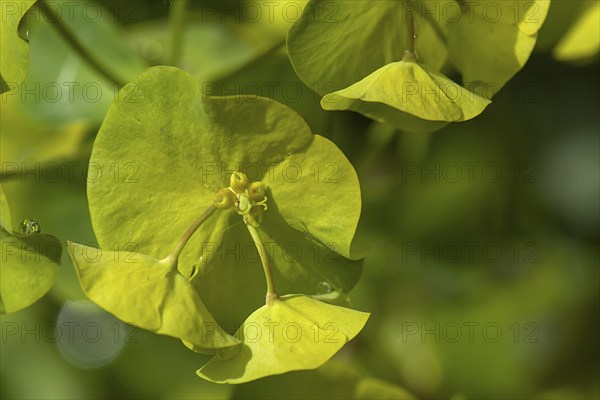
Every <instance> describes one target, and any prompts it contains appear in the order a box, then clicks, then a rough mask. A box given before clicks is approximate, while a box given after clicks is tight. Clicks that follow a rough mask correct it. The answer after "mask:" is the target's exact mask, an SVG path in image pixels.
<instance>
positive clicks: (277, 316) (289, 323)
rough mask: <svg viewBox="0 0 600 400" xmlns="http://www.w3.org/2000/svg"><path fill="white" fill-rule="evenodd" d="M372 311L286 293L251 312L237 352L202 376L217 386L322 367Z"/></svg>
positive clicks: (215, 360) (210, 364)
mask: <svg viewBox="0 0 600 400" xmlns="http://www.w3.org/2000/svg"><path fill="white" fill-rule="evenodd" d="M368 318H369V314H368V313H364V312H360V311H355V310H352V309H349V308H344V307H339V306H334V305H330V304H326V303H323V302H320V301H318V300H315V299H312V298H310V297H307V296H301V295H287V296H283V297H281V298H279V299H276V300H274V301H273V302H272V303H270V304H266V305H264V306H263V307H261V308H259V309H258V310H256V311H255V312H253V313H252V314H251V315H250V316H249V317H248V318H247V319H246V321H245V322H244V323H243V324H242V326H241V327H240V329H239V330H238V331H237V333H236V337H238V338H239V339H240V340H242V341H243V343H244V344H243V346H242V349H241V350H240V352H239V354H238V355H236V356H235V357H233V358H230V359H228V360H223V359H220V358H218V357H214V358H213V359H212V360H210V361H209V362H208V363H207V364H206V365H204V366H203V367H202V368H200V369H199V370H198V375H199V376H200V377H202V378H204V379H207V380H210V381H213V382H217V383H234V384H237V383H244V382H249V381H253V380H255V379H259V378H262V377H265V376H269V375H278V374H283V373H285V372H289V371H296V370H303V369H314V368H317V367H319V366H321V365H323V364H324V363H325V362H326V361H327V360H329V359H330V358H331V357H332V356H333V355H334V354H335V353H337V351H338V350H339V349H341V348H342V346H344V345H345V344H346V343H347V342H348V341H350V340H352V339H353V338H354V337H355V336H356V335H357V334H358V332H360V330H361V329H362V328H363V326H364V325H365V323H366V322H367V319H368Z"/></svg>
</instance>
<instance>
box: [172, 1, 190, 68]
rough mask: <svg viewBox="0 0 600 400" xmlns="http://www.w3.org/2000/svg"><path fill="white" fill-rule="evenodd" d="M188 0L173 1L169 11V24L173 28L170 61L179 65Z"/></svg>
mask: <svg viewBox="0 0 600 400" xmlns="http://www.w3.org/2000/svg"><path fill="white" fill-rule="evenodd" d="M187 4H188V0H175V1H173V3H171V8H170V11H169V25H170V29H171V46H170V52H169V59H168V63H169V64H170V65H177V64H179V61H180V60H181V54H182V49H183V43H184V40H185V25H186V20H187V19H186V17H185V9H186V8H187Z"/></svg>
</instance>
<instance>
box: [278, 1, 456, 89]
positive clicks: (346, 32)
mask: <svg viewBox="0 0 600 400" xmlns="http://www.w3.org/2000/svg"><path fill="white" fill-rule="evenodd" d="M406 14H407V7H406V4H404V2H403V1H377V2H373V1H368V0H367V1H352V2H348V1H328V2H326V3H324V2H319V1H310V2H309V3H308V5H307V6H306V8H305V9H304V13H303V14H302V17H301V18H300V19H299V20H298V21H297V22H296V23H295V24H294V25H293V26H292V28H291V29H290V32H289V34H288V39H287V45H288V51H289V56H290V60H291V61H292V64H293V65H294V69H295V70H296V72H297V73H298V75H299V76H300V78H301V79H302V80H303V81H304V82H305V83H306V84H307V85H308V86H309V87H310V88H312V89H313V90H315V91H316V92H318V93H320V94H322V95H324V94H327V93H331V92H333V91H336V90H340V89H342V88H345V87H348V86H351V85H353V84H354V83H356V82H357V81H359V80H361V79H363V78H365V77H366V76H367V75H369V74H371V73H372V72H373V71H375V70H377V69H379V68H381V67H383V66H384V65H386V64H389V63H392V62H395V61H400V60H401V59H402V57H403V56H404V51H405V50H406V43H407V40H406V37H407V26H406V21H407V18H406ZM415 29H416V31H417V32H418V40H417V41H416V42H415V46H416V47H415V50H416V52H417V54H419V56H420V58H419V60H420V61H421V62H423V63H425V64H427V65H429V66H430V67H431V68H432V69H434V70H439V69H440V68H441V67H442V66H443V65H444V63H445V62H446V57H447V50H446V48H445V45H444V43H443V40H442V38H440V36H439V33H438V32H436V29H438V27H437V26H433V25H431V24H429V23H428V22H427V21H426V20H425V19H421V18H417V19H416V21H415Z"/></svg>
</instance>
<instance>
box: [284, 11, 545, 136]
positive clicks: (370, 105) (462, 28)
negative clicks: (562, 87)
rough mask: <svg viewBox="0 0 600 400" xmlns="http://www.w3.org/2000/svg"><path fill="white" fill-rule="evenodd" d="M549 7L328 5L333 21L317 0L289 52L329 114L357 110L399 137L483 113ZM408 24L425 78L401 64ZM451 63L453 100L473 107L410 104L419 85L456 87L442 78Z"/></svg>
mask: <svg viewBox="0 0 600 400" xmlns="http://www.w3.org/2000/svg"><path fill="white" fill-rule="evenodd" d="M549 3H550V2H549V0H534V1H529V0H527V1H526V0H517V1H514V2H495V1H490V0H485V1H482V2H458V1H455V0H442V1H437V2H435V4H432V3H431V2H428V1H425V0H414V1H381V2H372V1H352V2H347V1H341V0H339V1H333V2H327V4H328V7H329V9H333V10H335V13H332V14H331V15H329V19H334V20H328V19H327V18H326V17H325V15H327V13H326V12H324V11H325V10H324V3H322V2H319V1H316V0H313V1H311V2H309V4H308V5H307V7H306V8H305V10H304V13H303V15H302V17H301V18H300V19H299V20H298V21H297V22H296V23H295V24H294V26H293V27H292V29H290V32H289V35H288V41H287V43H288V51H289V56H290V59H291V61H292V64H293V65H294V69H295V70H296V72H297V74H298V76H299V77H300V78H301V79H302V80H303V81H304V82H305V83H306V84H307V85H308V86H309V87H311V88H313V89H314V90H315V91H317V92H318V93H320V94H322V95H324V96H325V97H324V98H323V101H322V103H321V105H322V107H323V108H324V109H326V110H353V111H357V112H359V113H361V114H363V115H366V116H368V117H370V118H372V119H375V120H377V121H380V122H387V123H390V124H392V125H394V126H396V127H397V128H400V129H402V130H406V131H418V132H428V131H433V130H436V129H439V128H441V127H443V126H444V125H445V124H446V123H448V122H456V121H464V120H468V119H470V118H473V117H475V116H477V115H478V114H479V113H481V112H482V111H483V109H484V108H485V106H486V105H487V102H485V101H484V99H490V98H491V97H492V96H493V95H494V94H495V93H497V92H498V90H500V89H501V88H502V86H504V85H505V84H506V82H507V81H508V80H509V79H511V78H512V77H513V76H514V75H515V74H516V73H517V72H518V71H519V70H520V69H521V68H522V67H523V66H524V65H525V63H526V62H527V60H528V58H529V56H530V54H531V52H532V51H533V47H534V45H535V42H536V39H537V32H538V30H539V29H540V27H541V25H542V23H543V22H544V20H545V18H546V15H547V12H548V8H549ZM409 21H413V25H414V33H415V38H414V54H415V56H416V60H417V62H418V63H419V65H420V67H421V68H422V69H423V71H420V72H422V73H415V72H413V71H410V70H409V69H408V68H406V67H407V65H405V64H401V63H402V61H401V60H403V59H404V54H405V51H406V50H407V48H408V40H407V36H408V26H409ZM446 64H451V65H452V66H454V67H455V68H456V69H457V70H458V72H460V73H461V75H462V85H463V86H464V88H461V90H457V95H458V94H459V93H461V94H466V93H468V92H469V91H471V92H473V93H474V94H475V95H470V96H469V97H470V98H471V99H472V101H469V102H464V100H463V101H457V102H456V105H457V107H448V102H447V101H444V100H443V96H442V97H441V100H438V99H440V97H439V96H436V95H435V94H434V93H433V92H432V94H430V95H427V96H418V98H417V96H413V98H412V100H407V99H405V96H406V94H407V90H406V89H407V88H406V87H405V86H406V83H407V82H413V78H416V79H417V80H418V86H419V87H421V88H422V89H425V88H431V80H432V77H433V80H434V81H436V83H437V84H439V83H442V82H446V81H450V79H448V78H447V77H445V76H444V75H443V74H442V73H441V70H442V68H443V67H444V66H445V65H446ZM411 72H413V74H412V76H411ZM433 74H435V75H433ZM450 82H451V81H450ZM455 85H456V84H455ZM456 86H458V85H456ZM438 87H439V86H438ZM438 92H439V90H438ZM442 92H444V91H443V90H442ZM413 93H414V92H413ZM419 93H422V91H420V92H419ZM445 94H446V95H447V94H448V93H447V92H446V93H445ZM463 97H464V96H463ZM482 98H483V99H482ZM400 100H402V101H400ZM444 103H446V104H444ZM460 103H462V104H460ZM457 108H460V109H461V111H462V112H458V111H457ZM431 121H438V122H435V123H434V122H431ZM443 121H445V122H446V123H443Z"/></svg>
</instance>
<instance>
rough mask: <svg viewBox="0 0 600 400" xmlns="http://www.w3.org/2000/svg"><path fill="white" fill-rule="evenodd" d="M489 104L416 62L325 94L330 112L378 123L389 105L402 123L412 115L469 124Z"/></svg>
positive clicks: (397, 65)
mask: <svg viewBox="0 0 600 400" xmlns="http://www.w3.org/2000/svg"><path fill="white" fill-rule="evenodd" d="M489 103H490V101H489V100H487V99H484V98H481V97H479V96H477V95H476V94H474V93H472V92H469V91H468V90H466V89H465V88H463V87H462V86H460V85H458V84H456V83H455V82H453V81H451V80H450V79H448V78H446V77H445V76H443V75H442V74H439V73H437V72H435V71H431V70H429V68H427V66H425V65H420V64H418V63H416V62H414V61H399V62H395V63H391V64H387V65H385V66H383V67H381V68H379V69H378V70H377V71H375V72H373V73H372V74H370V75H369V76H367V77H366V78H364V79H362V80H361V81H359V82H357V83H355V84H354V85H352V86H350V87H347V88H345V89H342V90H338V91H337V92H333V93H330V94H328V95H325V97H323V100H322V101H321V104H322V106H323V108H324V109H326V110H353V111H357V112H360V113H362V114H364V115H367V116H369V117H371V118H373V119H376V120H379V113H378V109H379V108H381V107H382V106H388V107H392V108H394V109H396V110H397V112H398V117H397V118H398V120H400V119H403V120H404V121H407V122H408V120H409V119H410V118H411V116H415V117H418V118H421V119H424V120H429V121H466V120H469V119H471V118H474V117H476V116H477V115H479V114H480V113H481V112H482V111H483V110H484V109H485V107H486V106H487V105H488V104H489ZM401 113H402V115H401ZM413 118H414V117H413Z"/></svg>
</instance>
